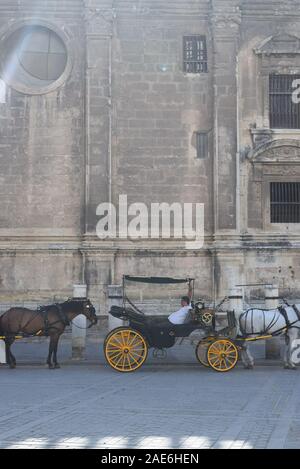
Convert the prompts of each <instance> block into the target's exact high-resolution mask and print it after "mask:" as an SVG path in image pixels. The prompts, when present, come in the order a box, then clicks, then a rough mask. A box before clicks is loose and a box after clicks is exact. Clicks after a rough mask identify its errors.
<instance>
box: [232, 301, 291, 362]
mask: <svg viewBox="0 0 300 469" xmlns="http://www.w3.org/2000/svg"><path fill="white" fill-rule="evenodd" d="M235 317H236V320H237V334H238V335H240V336H241V335H242V336H247V337H248V338H250V337H257V336H262V335H269V334H274V333H275V334H276V336H277V335H278V336H280V335H285V344H286V346H285V351H284V368H287V369H292V370H294V369H296V364H295V363H293V361H292V352H293V350H294V340H295V339H297V337H298V334H299V329H300V304H297V305H292V306H282V307H279V308H276V309H271V310H261V309H248V310H247V311H245V312H243V313H242V314H239V315H238V314H235ZM241 358H242V361H243V364H244V366H245V368H253V366H254V359H253V357H252V355H251V353H250V350H249V342H244V344H243V347H242V352H241Z"/></svg>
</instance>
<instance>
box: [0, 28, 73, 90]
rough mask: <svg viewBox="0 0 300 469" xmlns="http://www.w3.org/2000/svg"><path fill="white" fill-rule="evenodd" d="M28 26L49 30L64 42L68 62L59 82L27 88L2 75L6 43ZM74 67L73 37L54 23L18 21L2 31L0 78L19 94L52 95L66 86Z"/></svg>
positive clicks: (0, 33)
mask: <svg viewBox="0 0 300 469" xmlns="http://www.w3.org/2000/svg"><path fill="white" fill-rule="evenodd" d="M26 26H36V27H43V28H47V29H49V31H52V32H53V33H55V34H56V35H57V36H58V37H59V38H60V39H61V41H62V42H63V44H64V46H65V48H66V54H67V62H66V66H65V69H64V71H63V73H62V74H61V75H60V77H59V78H57V80H55V81H53V83H50V84H48V85H46V86H41V87H36V86H27V85H24V84H23V83H21V82H19V81H18V80H17V79H14V78H12V79H9V80H7V79H6V78H5V77H3V75H2V66H3V62H4V60H5V55H6V50H5V44H6V41H7V40H8V39H9V37H10V36H11V35H12V34H14V33H15V32H17V31H18V30H21V29H23V28H26ZM73 65H74V48H73V46H72V40H71V35H70V34H68V33H67V32H66V31H65V30H63V29H60V28H59V27H58V26H57V25H54V24H53V23H49V22H48V21H44V20H39V19H34V20H24V21H18V22H16V23H14V24H12V25H10V26H9V27H8V28H6V29H5V31H3V30H2V31H0V78H1V79H2V80H3V81H4V82H5V83H6V85H7V86H10V87H11V88H13V89H15V90H16V91H18V92H19V93H22V94H27V95H42V94H47V93H51V92H52V91H55V90H56V89H57V88H60V87H61V86H62V85H64V83H65V82H66V81H67V79H68V78H69V76H70V74H71V71H72V69H73Z"/></svg>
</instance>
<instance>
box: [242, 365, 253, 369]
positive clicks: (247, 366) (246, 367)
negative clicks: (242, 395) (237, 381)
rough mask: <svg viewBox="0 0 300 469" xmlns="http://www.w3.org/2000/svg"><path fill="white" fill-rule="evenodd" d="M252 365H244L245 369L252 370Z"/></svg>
mask: <svg viewBox="0 0 300 469" xmlns="http://www.w3.org/2000/svg"><path fill="white" fill-rule="evenodd" d="M253 368H254V366H253V365H244V369H245V370H253Z"/></svg>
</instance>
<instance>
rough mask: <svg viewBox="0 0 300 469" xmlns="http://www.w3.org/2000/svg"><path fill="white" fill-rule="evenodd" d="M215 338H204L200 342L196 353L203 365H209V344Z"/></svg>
mask: <svg viewBox="0 0 300 469" xmlns="http://www.w3.org/2000/svg"><path fill="white" fill-rule="evenodd" d="M213 340H214V339H209V338H206V339H202V340H200V341H199V342H198V344H197V347H196V350H195V353H196V358H197V360H198V362H199V363H201V365H203V366H206V367H209V363H208V361H207V349H208V347H209V345H210V344H211V343H212V341H213Z"/></svg>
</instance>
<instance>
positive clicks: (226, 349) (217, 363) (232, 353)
mask: <svg viewBox="0 0 300 469" xmlns="http://www.w3.org/2000/svg"><path fill="white" fill-rule="evenodd" d="M238 358H239V353H238V349H237V347H236V345H235V344H234V343H233V342H232V341H231V340H229V339H218V340H215V341H214V342H213V343H212V344H210V345H209V347H208V349H207V362H208V364H209V366H211V367H212V368H213V369H214V370H216V371H229V370H232V368H234V367H235V365H236V363H237V361H238Z"/></svg>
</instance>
